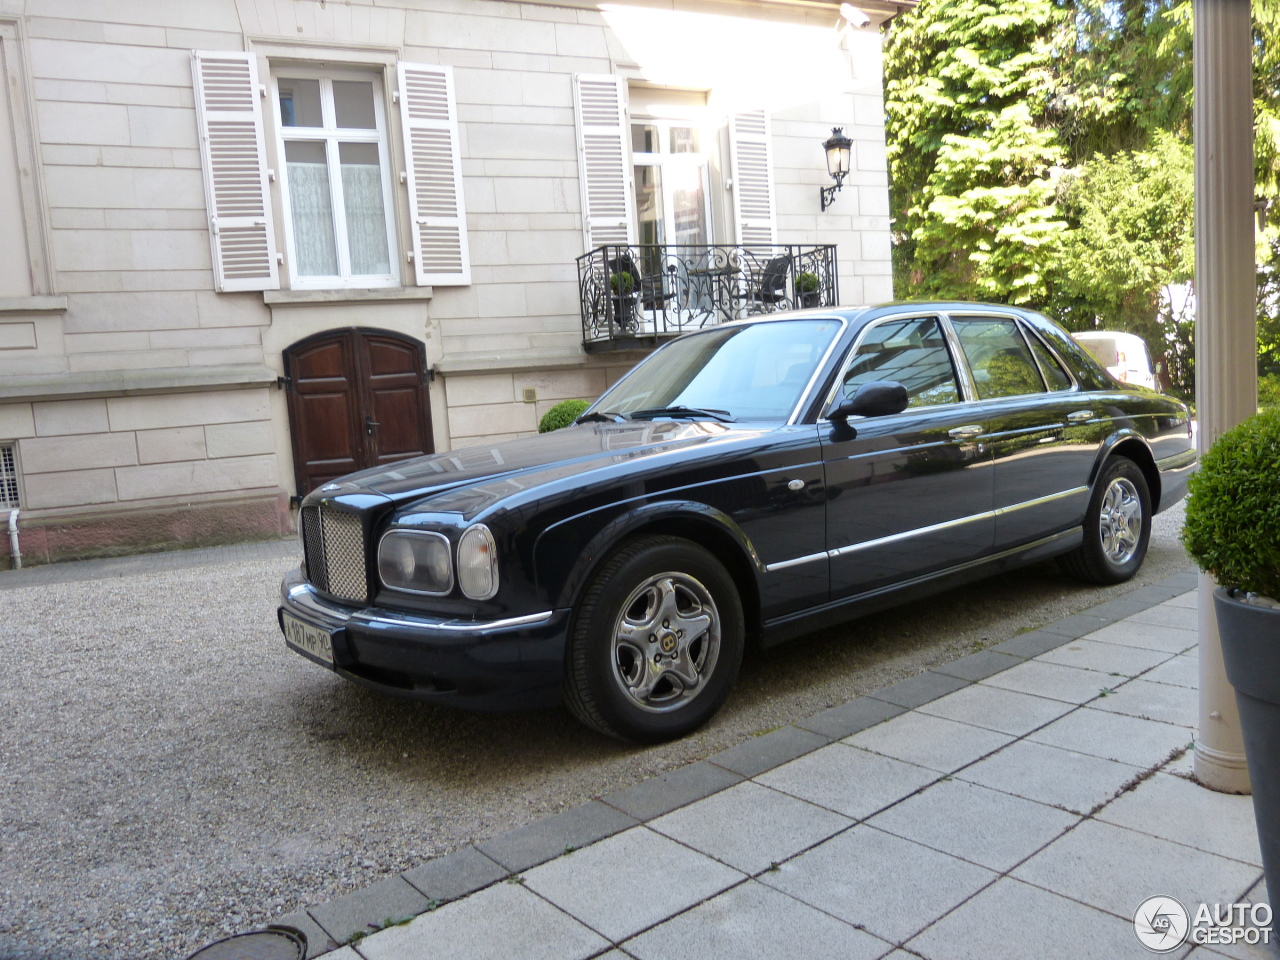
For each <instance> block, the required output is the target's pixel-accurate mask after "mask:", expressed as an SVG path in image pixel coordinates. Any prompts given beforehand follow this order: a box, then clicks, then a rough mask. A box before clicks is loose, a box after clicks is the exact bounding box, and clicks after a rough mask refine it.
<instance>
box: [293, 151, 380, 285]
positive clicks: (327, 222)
mask: <svg viewBox="0 0 1280 960" xmlns="http://www.w3.org/2000/svg"><path fill="white" fill-rule="evenodd" d="M286 167H287V170H288V174H289V206H290V207H291V208H292V211H293V245H294V255H295V256H296V257H297V260H298V262H297V263H296V264H295V265H294V266H295V267H296V269H297V273H298V276H300V277H333V276H337V274H338V254H337V250H336V249H335V248H334V242H333V205H332V203H331V202H330V200H329V171H328V168H327V167H326V166H325V165H324V164H323V163H300V162H296V161H290V162H289V163H288V164H286ZM345 179H346V178H345V176H344V178H343V180H344V181H345ZM379 189H381V185H379ZM383 238H384V239H383V241H382V244H383V248H384V249H385V248H386V242H387V241H386V239H385V238H386V231H385V229H384V231H383ZM382 272H383V273H386V272H387V271H386V270H383V271H382Z"/></svg>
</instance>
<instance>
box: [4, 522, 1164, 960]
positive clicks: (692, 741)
mask: <svg viewBox="0 0 1280 960" xmlns="http://www.w3.org/2000/svg"><path fill="white" fill-rule="evenodd" d="M1181 517H1182V514H1181V508H1180V507H1179V508H1177V509H1175V510H1174V511H1170V512H1169V513H1167V514H1164V515H1162V516H1160V517H1158V518H1156V525H1155V533H1154V536H1153V538H1152V546H1151V551H1150V554H1149V555H1148V558H1147V562H1146V564H1145V566H1144V568H1143V571H1142V573H1141V574H1140V576H1139V578H1138V579H1137V580H1135V581H1134V582H1132V583H1130V584H1127V585H1124V586H1122V587H1118V588H1111V589H1097V588H1087V587H1082V586H1080V585H1078V584H1075V583H1073V582H1072V581H1069V580H1067V579H1066V578H1065V577H1064V576H1062V575H1061V574H1059V573H1058V571H1057V569H1056V567H1054V566H1052V565H1048V564H1046V565H1040V566H1036V567H1033V568H1029V569H1027V570H1025V571H1021V572H1018V573H1015V574H1011V575H1006V576H1003V577H1000V578H997V579H996V580H992V581H987V582H984V583H980V584H975V585H971V586H968V587H965V588H962V589H959V590H954V591H951V592H949V593H946V594H943V595H941V596H940V597H938V598H936V599H933V600H930V601H929V602H928V603H918V604H914V605H912V606H910V607H908V608H906V609H904V610H900V611H893V612H888V613H883V614H879V615H876V616H874V617H869V618H866V619H863V620H860V621H856V622H854V623H851V624H849V625H847V626H843V627H840V628H836V629H831V630H826V631H823V632H821V633H817V634H813V635H812V636H809V637H806V638H803V639H800V640H797V641H795V642H793V643H791V644H788V645H785V646H783V647H781V648H778V649H775V650H772V651H768V652H766V653H764V654H759V655H756V656H754V657H751V658H749V659H748V662H747V663H746V664H745V666H744V668H743V674H742V677H741V680H740V682H739V685H738V688H737V690H736V691H735V693H734V694H733V695H732V696H731V697H730V700H729V702H728V704H727V705H726V707H725V709H724V710H723V711H722V712H721V714H720V715H719V716H718V717H717V718H716V719H715V720H714V721H713V722H712V724H711V725H710V726H709V727H707V728H706V729H704V730H702V731H700V732H699V733H698V734H696V735H694V736H692V737H690V738H687V739H685V740H682V741H680V742H677V743H673V744H667V745H664V746H658V747H648V748H639V747H631V746H626V745H622V744H618V743H615V742H612V741H609V740H605V739H603V738H602V737H599V736H597V735H595V734H593V733H590V732H589V731H587V730H585V729H583V728H581V727H579V726H578V725H577V724H576V723H575V722H574V721H572V720H571V719H570V718H569V716H568V714H567V713H565V712H564V711H562V710H559V709H556V710H546V711H542V712H538V713H533V714H528V713H526V714H517V715H483V714H466V713H458V712H453V711H449V710H446V709H441V708H437V707H432V706H426V705H423V704H418V703H413V702H409V701H400V700H393V699H388V698H386V697H383V696H380V695H378V694H375V693H373V692H370V691H367V690H364V689H363V688H361V687H358V686H356V685H354V684H350V683H347V682H344V681H341V680H339V679H337V678H336V677H334V676H333V675H332V674H329V673H326V672H325V671H324V670H323V669H321V668H319V667H316V666H314V665H312V664H311V663H309V662H307V661H305V660H303V659H302V658H301V657H298V656H297V655H295V654H293V653H290V652H289V651H287V650H286V649H285V647H284V643H283V641H282V640H281V638H280V634H279V630H278V629H277V627H276V616H275V606H276V590H277V583H278V581H279V579H280V576H281V574H283V573H284V572H285V570H286V569H288V568H289V567H290V566H292V565H293V564H294V563H295V562H296V560H294V559H292V558H290V557H283V558H281V559H276V560H252V561H237V562H230V563H217V564H211V565H204V566H199V567H193V568H190V569H177V568H174V569H165V570H164V571H163V572H159V573H151V574H132V575H126V576H115V577H112V578H100V579H95V580H86V581H79V582H65V583H50V584H44V585H40V586H25V587H17V588H10V589H3V588H4V587H5V586H6V584H5V577H6V576H8V575H6V574H4V573H0V604H2V605H3V613H0V622H2V623H3V624H4V628H3V630H2V631H0V633H3V636H0V662H3V664H4V665H5V669H4V672H3V674H0V724H2V725H3V731H4V732H3V735H2V736H0V777H2V778H3V803H2V804H0V960H18V958H21V960H35V958H41V960H46V958H47V960H97V958H130V960H145V958H159V957H165V958H176V957H183V956H185V955H186V954H187V953H189V952H190V951H192V950H194V949H196V948H197V947H199V946H200V945H202V944H203V943H206V942H208V941H209V940H212V939H215V938H217V937H219V936H223V935H226V934H228V933H233V932H238V931H241V930H245V929H247V928H250V927H253V926H256V925H260V924H262V923H264V922H266V921H269V920H271V919H273V918H275V917H278V916H280V915H282V914H285V913H289V912H291V911H293V910H295V909H297V908H299V907H301V906H304V905H306V904H312V903H318V902H322V901H325V900H330V899H333V898H334V897H337V896H340V895H342V894H344V893H347V892H349V891H350V890H352V889H354V888H357V887H362V886H366V885H368V884H371V883H373V882H375V881H377V880H379V879H381V878H383V877H384V876H385V875H386V874H389V873H393V872H398V871H401V870H405V869H407V868H409V867H412V866H414V865H415V864H418V863H421V862H422V861H424V860H427V859H430V858H432V857H435V856H438V855H440V854H443V853H447V852H449V851H451V850H454V849H457V848H458V847H461V846H465V845H467V844H470V843H475V842H478V841H481V840H484V839H486V838H488V837H491V836H493V835H495V834H498V833H502V832H504V831H506V830H508V829H510V828H512V827H515V826H519V825H521V824H524V823H527V822H529V821H531V820H534V819H537V818H539V817H542V816H544V815H546V814H550V813H553V812H555V811H557V810H559V809H561V808H563V807H567V806H572V805H575V804H577V803H580V802H582V801H583V800H585V799H587V798H589V797H592V796H595V795H599V794H602V793H606V792H609V791H611V790H614V789H616V788H618V787H620V786H623V785H626V784H630V783H633V782H636V781H638V780H640V779H642V778H644V777H646V776H649V775H651V774H653V773H656V772H659V771H662V770H664V769H668V768H671V767H673V766H677V765H679V764H683V763H686V762H688V761H691V760H694V759H700V758H702V757H704V756H707V755H708V754H710V753H713V752H715V751H717V750H720V749H723V748H725V747H728V746H731V745H733V744H734V743H737V742H739V741H741V740H743V739H745V738H747V737H750V736H752V735H755V734H759V733H761V732H764V731H766V730H769V729H772V728H773V727H776V726H779V725H781V724H784V723H787V722H789V721H791V720H794V719H799V718H802V717H805V716H808V715H810V714H812V713H815V712H817V711H818V710H821V709H823V708H824V707H826V706H828V705H833V704H836V703H839V702H843V701H844V700H846V699H848V698H851V697H854V696H857V695H859V694H862V693H865V692H868V691H871V690H874V689H876V688H877V687H880V686H882V685H884V684H886V683H891V682H893V681H895V680H897V679H900V678H902V677H906V676H911V675H913V674H915V673H917V672H919V671H920V670H923V669H925V668H927V667H930V666H934V665H937V664H940V663H944V662H946V661H949V660H952V659H955V658H957V657H960V656H963V655H965V654H967V653H970V652H972V651H973V650H975V649H978V648H980V647H982V646H986V645H988V644H990V643H998V642H1000V641H1001V640H1004V639H1006V638H1008V637H1010V636H1013V635H1014V634H1016V633H1019V632H1022V631H1023V630H1025V629H1029V628H1032V627H1035V626H1038V625H1041V624H1045V623H1049V622H1052V621H1055V620H1058V619H1060V618H1062V617H1063V616H1066V615H1068V614H1070V613H1074V612H1076V611H1078V610H1081V609H1084V608H1086V607H1089V606H1092V605H1094V604H1096V603H1099V602H1101V601H1103V600H1105V599H1109V598H1112V597H1115V596H1119V595H1122V594H1123V593H1125V592H1127V591H1129V590H1131V589H1135V588H1136V587H1137V586H1140V585H1142V584H1144V583H1148V582H1152V581H1154V580H1159V579H1161V578H1163V577H1166V576H1168V575H1170V574H1172V573H1176V572H1178V571H1180V570H1184V569H1186V568H1187V565H1188V563H1187V559H1186V556H1185V554H1184V553H1183V551H1182V548H1181V545H1180V544H1179V543H1178V541H1177V531H1178V530H1179V529H1180V527H1181ZM175 562H176V561H175Z"/></svg>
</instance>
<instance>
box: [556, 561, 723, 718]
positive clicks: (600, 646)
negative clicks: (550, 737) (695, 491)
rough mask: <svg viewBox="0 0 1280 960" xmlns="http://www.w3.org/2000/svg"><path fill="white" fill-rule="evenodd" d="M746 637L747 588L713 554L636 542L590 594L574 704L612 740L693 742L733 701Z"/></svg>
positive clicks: (572, 648)
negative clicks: (742, 594) (742, 590)
mask: <svg viewBox="0 0 1280 960" xmlns="http://www.w3.org/2000/svg"><path fill="white" fill-rule="evenodd" d="M743 638H744V624H743V615H742V603H741V600H740V599H739V597H738V591H737V588H736V587H735V585H734V582H733V578H732V577H730V576H729V573H728V571H726V570H725V568H724V566H723V565H722V564H721V563H720V562H719V561H718V560H717V559H716V558H715V557H714V556H712V554H711V553H710V552H709V551H708V550H706V549H704V548H703V547H700V546H698V545H697V544H695V543H691V542H689V541H687V540H681V539H678V538H676V537H645V538H643V539H639V540H633V541H631V542H630V543H628V544H625V545H624V546H622V547H621V548H620V549H619V550H618V551H617V552H616V553H614V554H613V555H612V556H611V557H609V558H608V559H607V560H606V561H605V562H604V564H603V565H602V566H601V567H600V569H599V571H597V573H596V575H595V576H594V577H593V578H592V580H591V583H590V584H589V585H588V586H587V589H586V592H585V593H584V594H583V599H582V602H581V604H580V606H579V608H578V611H577V616H576V618H575V622H574V628H573V631H572V634H571V635H570V638H569V646H568V650H567V653H566V657H565V700H566V702H567V703H568V705H569V708H570V710H572V711H573V713H574V715H575V716H577V718H578V719H579V720H581V721H582V722H583V723H585V724H586V725H587V726H589V727H594V728H595V729H596V730H599V731H600V732H601V733H605V734H608V735H609V736H612V737H617V738H619V739H623V740H633V741H636V742H638V743H660V742H662V741H664V740H671V739H674V738H676V737H681V736H684V735H685V734H687V733H689V732H690V731H692V730H694V729H696V728H697V727H699V726H701V725H702V724H703V723H705V722H706V721H707V720H708V719H710V717H711V716H712V714H714V713H715V712H716V711H717V710H718V709H719V708H720V705H721V704H722V703H723V702H724V699H725V697H727V696H728V694H729V689H730V687H732V686H733V682H734V680H735V679H736V678H737V675H738V668H739V666H740V665H741V663H742V650H743Z"/></svg>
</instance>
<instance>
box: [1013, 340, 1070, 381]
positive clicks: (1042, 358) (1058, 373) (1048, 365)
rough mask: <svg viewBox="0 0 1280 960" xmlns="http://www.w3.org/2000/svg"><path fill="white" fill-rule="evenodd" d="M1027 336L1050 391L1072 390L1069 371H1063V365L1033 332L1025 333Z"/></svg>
mask: <svg viewBox="0 0 1280 960" xmlns="http://www.w3.org/2000/svg"><path fill="white" fill-rule="evenodd" d="M1024 332H1025V333H1026V334H1027V343H1029V344H1030V345H1031V352H1032V353H1033V354H1035V357H1036V362H1037V363H1039V364H1040V372H1041V373H1042V374H1044V379H1045V382H1046V383H1047V384H1049V390H1050V391H1051V392H1052V391H1055V390H1070V389H1071V377H1070V376H1069V375H1068V374H1067V371H1065V370H1063V369H1062V364H1060V363H1059V362H1058V358H1057V357H1055V356H1054V355H1053V354H1052V353H1050V352H1049V348H1048V347H1046V346H1045V345H1044V343H1043V342H1041V340H1040V338H1039V337H1037V336H1036V335H1035V333H1034V332H1032V331H1024Z"/></svg>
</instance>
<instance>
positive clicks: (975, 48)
mask: <svg viewBox="0 0 1280 960" xmlns="http://www.w3.org/2000/svg"><path fill="white" fill-rule="evenodd" d="M1065 16H1067V12H1066V10H1065V9H1064V8H1063V7H1060V6H1059V5H1058V4H1055V3H1053V2H1050V0H1023V2H1019V3H1016V4H1010V3H997V2H986V0H922V2H921V3H920V5H919V6H918V7H917V8H916V9H915V10H913V11H912V12H911V13H909V14H907V15H906V16H904V17H902V18H900V20H899V21H898V23H897V24H896V25H895V27H894V29H893V31H892V32H891V34H890V36H889V39H888V41H887V44H886V61H885V114H886V121H885V127H886V135H887V140H888V152H889V164H890V177H891V187H890V196H891V204H892V210H893V218H894V228H893V229H894V240H895V245H894V274H895V282H896V284H897V290H898V292H899V295H908V296H935V297H956V298H964V299H983V300H999V301H1009V302H1015V303H1026V302H1037V301H1039V300H1041V299H1043V298H1044V297H1045V295H1046V293H1047V286H1046V279H1045V269H1046V266H1047V265H1048V264H1050V263H1052V260H1053V256H1054V253H1055V251H1056V248H1057V241H1058V237H1059V234H1060V233H1061V231H1062V230H1063V228H1064V227H1065V224H1064V223H1063V222H1062V220H1061V219H1060V218H1059V217H1058V213H1057V210H1056V207H1055V205H1054V198H1055V190H1054V184H1053V182H1052V179H1051V176H1050V174H1051V170H1052V168H1053V167H1054V166H1055V165H1057V164H1059V163H1060V162H1061V161H1062V158H1063V153H1062V150H1061V149H1060V147H1059V146H1058V143H1057V138H1056V133H1055V130H1054V128H1053V126H1052V125H1051V123H1050V116H1049V113H1048V99H1047V98H1046V97H1045V96H1044V91H1046V90H1047V89H1049V86H1050V81H1051V80H1052V77H1053V50H1052V44H1051V42H1050V40H1051V38H1052V37H1053V36H1054V35H1055V30H1056V29H1057V27H1058V26H1059V25H1060V23H1061V22H1062V21H1063V19H1064V17H1065Z"/></svg>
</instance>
